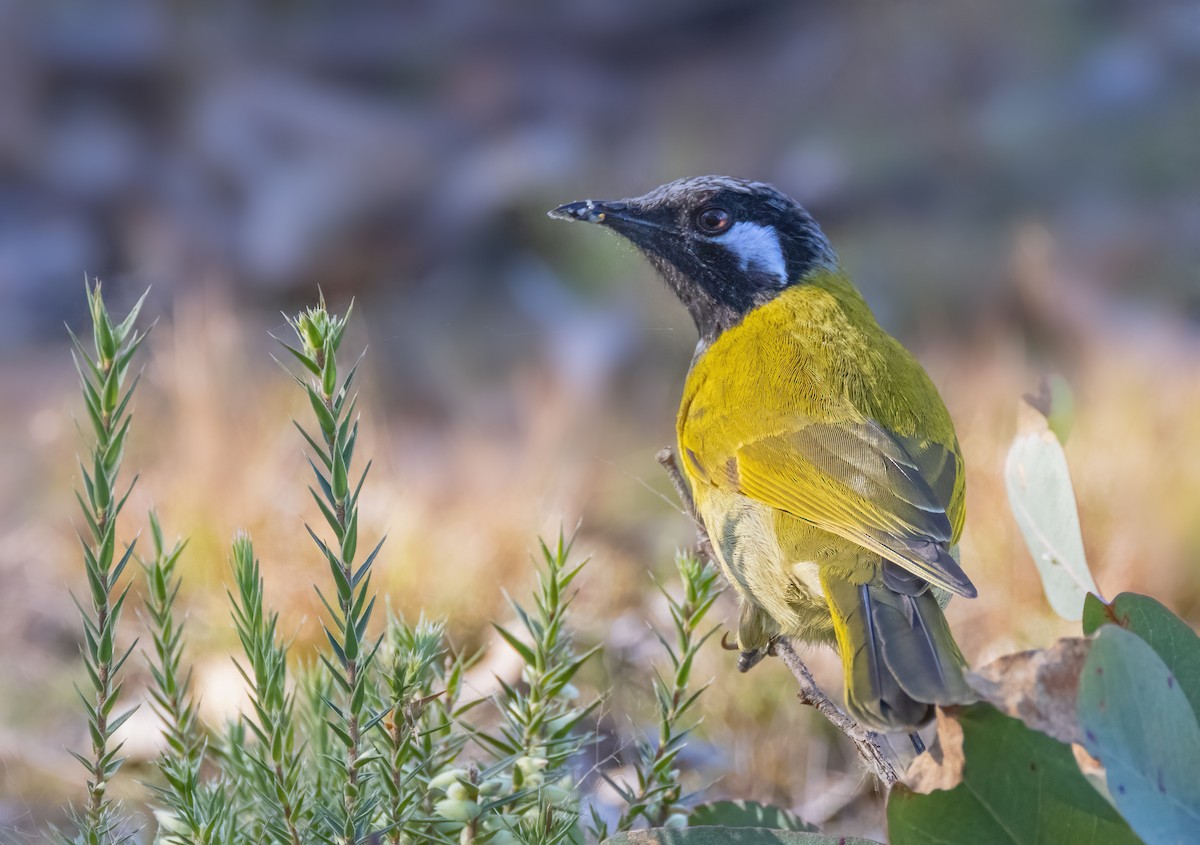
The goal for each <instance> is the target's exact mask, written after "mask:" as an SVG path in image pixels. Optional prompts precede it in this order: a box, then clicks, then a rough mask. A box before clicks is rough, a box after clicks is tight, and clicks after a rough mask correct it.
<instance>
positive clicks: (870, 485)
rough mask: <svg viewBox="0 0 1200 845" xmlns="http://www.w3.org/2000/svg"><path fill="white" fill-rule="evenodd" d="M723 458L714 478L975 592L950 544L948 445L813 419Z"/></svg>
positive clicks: (954, 588)
mask: <svg viewBox="0 0 1200 845" xmlns="http://www.w3.org/2000/svg"><path fill="white" fill-rule="evenodd" d="M690 457H691V458H692V459H693V460H697V456H696V453H695V452H693V453H692V454H691V455H690ZM710 457H718V456H715V455H714V456H710ZM699 460H703V459H702V458H701V459H699ZM721 465H722V468H723V470H724V471H723V472H722V473H718V474H717V477H716V478H715V479H714V481H713V483H716V484H717V485H718V486H725V485H734V486H736V488H737V489H738V491H739V492H741V493H742V494H743V495H745V496H749V497H750V498H752V499H756V500H758V501H760V502H763V503H764V504H767V505H770V506H771V507H774V508H777V509H779V510H782V511H786V512H787V513H790V514H792V515H794V516H797V517H799V518H801V519H803V520H805V521H807V522H811V523H812V524H814V525H816V526H818V527H819V528H822V529H824V530H826V531H829V532H830V533H832V534H836V535H838V536H840V537H844V538H846V539H847V540H851V541H852V542H855V543H858V544H859V545H861V546H863V547H865V548H867V549H870V550H871V551H874V552H876V553H878V554H879V555H881V556H882V557H884V559H886V560H890V561H893V562H895V563H896V564H898V565H899V566H901V567H903V568H904V569H906V570H908V571H910V572H912V573H914V574H916V575H919V576H920V577H922V578H924V579H925V580H927V581H930V582H931V583H933V584H936V585H938V586H939V587H943V588H944V589H947V590H949V591H951V592H953V593H958V594H959V595H963V596H974V595H975V587H974V585H972V584H971V581H970V579H969V578H967V576H966V574H965V573H964V572H963V571H962V569H961V568H960V567H959V565H958V563H957V562H956V561H955V560H954V558H953V557H951V556H950V553H949V551H948V547H949V545H950V543H951V542H952V540H953V534H954V526H953V525H952V522H951V518H950V516H949V515H948V514H947V511H948V510H949V509H950V507H951V500H952V497H953V494H954V489H955V481H956V475H957V473H958V464H957V460H956V458H955V456H954V454H953V452H952V451H951V450H949V449H947V448H946V447H945V446H943V445H941V444H939V443H936V442H933V441H930V440H926V439H918V438H909V437H902V436H898V435H896V434H893V433H892V432H890V431H888V429H886V428H885V427H884V426H882V425H880V424H879V423H878V422H875V421H873V420H866V421H862V422H857V423H851V422H841V423H836V424H835V423H828V424H825V423H815V424H808V425H804V426H801V427H798V428H796V429H793V430H790V431H785V432H783V433H778V434H774V435H770V436H767V437H764V438H761V439H757V440H753V441H751V442H745V443H742V444H740V445H738V446H737V447H736V448H735V449H734V450H733V454H732V455H729V456H724V460H723V461H721Z"/></svg>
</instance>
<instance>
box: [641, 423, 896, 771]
mask: <svg viewBox="0 0 1200 845" xmlns="http://www.w3.org/2000/svg"><path fill="white" fill-rule="evenodd" d="M656 457H657V459H658V462H659V463H660V464H662V467H663V469H665V470H666V471H667V475H668V476H669V477H670V479H671V485H672V486H673V487H674V488H675V493H676V494H677V495H678V496H679V500H680V501H681V502H682V503H683V507H684V510H685V511H686V512H687V515H688V516H689V517H690V518H691V520H692V522H694V523H695V525H696V545H697V547H698V551H699V553H700V554H702V555H704V556H705V557H707V558H708V559H709V560H715V558H714V556H713V553H712V541H711V540H710V539H709V536H708V531H706V530H705V528H704V523H703V522H702V521H701V520H700V515H699V514H698V513H697V511H696V502H695V500H694V499H693V498H692V492H691V490H690V489H689V487H688V484H687V482H686V481H685V480H684V478H683V474H682V473H681V472H680V471H679V465H678V464H677V463H676V461H675V450H674V449H672V448H671V447H670V446H668V447H666V448H665V449H662V450H661V451H659V453H658V455H657V456H656ZM773 652H774V653H775V654H776V655H777V656H779V657H780V658H781V659H782V660H783V663H784V665H785V666H787V667H788V670H789V671H790V672H791V673H792V675H793V676H794V677H795V679H796V682H797V683H798V684H799V685H800V692H799V693H797V695H796V697H797V698H798V699H800V702H801V703H802V704H808V705H811V706H812V707H815V708H816V710H817V712H818V713H820V714H821V715H822V716H824V717H825V718H826V719H828V720H829V722H830V724H832V725H833V726H834V727H835V728H837V729H838V730H839V731H841V732H842V733H843V734H845V735H846V737H847V738H848V739H849V740H850V741H851V742H852V743H854V747H855V750H857V751H858V755H859V756H860V757H861V758H862V760H863V762H864V763H865V764H866V766H867V768H868V769H870V770H871V773H872V774H874V775H875V777H876V778H877V779H878V780H879V781H880V782H881V783H883V784H884V785H886V786H891V785H892V784H894V783H896V782H897V781H898V780H899V779H900V778H899V776H898V775H897V774H896V768H895V766H894V765H893V764H892V761H891V760H890V759H888V755H887V752H886V750H885V742H884V739H883V737H882V736H880V735H879V734H877V733H876V732H875V731H871V730H868V729H866V728H864V727H863V726H862V725H860V724H858V722H856V721H854V719H852V718H850V716H849V715H848V714H847V713H846V712H845V711H844V710H842V708H840V707H838V706H837V704H836V703H834V701H833V700H832V699H831V698H830V697H829V696H827V695H826V694H825V693H824V692H823V691H822V690H821V688H820V687H819V686H817V682H816V681H815V680H813V676H812V672H810V671H809V670H808V667H807V666H806V665H804V661H803V660H801V659H800V655H798V654H796V650H795V649H794V648H793V647H792V644H791V642H789V641H788V640H787V639H786V638H784V637H780V638H779V639H778V640H776V641H775V644H774V648H773Z"/></svg>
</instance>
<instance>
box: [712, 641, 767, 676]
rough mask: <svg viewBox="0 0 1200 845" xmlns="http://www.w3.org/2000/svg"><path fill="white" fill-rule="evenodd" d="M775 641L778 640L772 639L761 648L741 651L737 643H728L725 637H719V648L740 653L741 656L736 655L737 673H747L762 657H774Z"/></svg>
mask: <svg viewBox="0 0 1200 845" xmlns="http://www.w3.org/2000/svg"><path fill="white" fill-rule="evenodd" d="M776 639H778V638H777V637H772V638H771V639H770V640H769V641H768V642H767V644H766V646H765V647H763V648H755V649H748V650H742V649H741V648H740V647H739V646H738V645H737V643H731V642H729V640H728V639H727V635H723V636H722V637H721V647H722V648H724V649H725V650H726V651H741V654H740V655H738V663H737V667H738V671H739V672H749V671H750V670H751V669H753V668H754V667H755V666H757V665H758V664H759V663H761V662H762V659H763V658H764V657H767V656H768V655H769V656H771V657H774V656H775V641H776Z"/></svg>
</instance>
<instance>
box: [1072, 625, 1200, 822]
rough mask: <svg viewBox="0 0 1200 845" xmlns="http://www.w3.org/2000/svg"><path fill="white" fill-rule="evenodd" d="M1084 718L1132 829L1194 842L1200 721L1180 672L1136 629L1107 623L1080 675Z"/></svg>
mask: <svg viewBox="0 0 1200 845" xmlns="http://www.w3.org/2000/svg"><path fill="white" fill-rule="evenodd" d="M1079 722H1080V726H1081V727H1082V728H1083V736H1084V740H1083V744H1084V747H1085V748H1087V750H1088V753H1089V754H1091V755H1092V756H1093V757H1095V758H1096V759H1098V760H1099V761H1100V762H1101V763H1102V764H1103V765H1104V768H1105V771H1106V773H1107V779H1108V791H1109V793H1110V794H1111V795H1112V798H1113V801H1114V802H1115V803H1116V805H1117V809H1119V810H1120V811H1121V814H1122V815H1123V816H1124V817H1125V818H1126V819H1127V820H1128V821H1129V824H1130V825H1131V826H1132V827H1133V829H1134V830H1136V831H1137V832H1138V834H1139V835H1140V836H1141V837H1142V838H1143V839H1145V840H1146V842H1152V843H1156V845H1157V843H1181V845H1182V843H1186V842H1195V841H1196V835H1197V831H1200V780H1197V777H1196V775H1197V773H1198V772H1200V725H1198V724H1197V722H1196V714H1195V713H1193V712H1192V708H1191V706H1190V705H1189V704H1188V701H1187V697H1186V696H1185V695H1184V693H1183V691H1182V690H1181V689H1180V688H1179V684H1178V682H1177V681H1176V679H1175V676H1174V675H1172V674H1171V671H1170V669H1168V668H1167V666H1166V664H1165V663H1163V661H1162V660H1161V659H1160V658H1159V656H1158V655H1157V654H1155V652H1154V649H1152V648H1151V647H1150V646H1149V645H1148V644H1147V643H1146V642H1145V641H1144V640H1142V639H1141V638H1140V637H1138V636H1137V635H1136V634H1133V633H1130V632H1129V631H1126V630H1124V629H1123V628H1120V627H1118V626H1116V625H1105V626H1103V627H1101V628H1100V632H1099V633H1098V634H1097V635H1096V640H1095V642H1094V643H1093V644H1092V650H1091V652H1090V653H1089V654H1088V659H1087V662H1086V663H1084V666H1083V674H1082V676H1081V677H1080V679H1079Z"/></svg>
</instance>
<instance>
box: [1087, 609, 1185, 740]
mask: <svg viewBox="0 0 1200 845" xmlns="http://www.w3.org/2000/svg"><path fill="white" fill-rule="evenodd" d="M1109 622H1111V623H1113V624H1115V625H1120V626H1121V627H1122V628H1124V629H1125V630H1127V631H1132V632H1133V633H1135V634H1137V635H1138V636H1139V637H1141V638H1142V639H1143V640H1145V641H1146V643H1147V645H1149V646H1150V648H1152V649H1154V652H1155V654H1157V655H1158V656H1159V657H1161V658H1162V661H1163V663H1165V664H1167V668H1168V669H1170V670H1171V672H1172V674H1174V675H1175V680H1176V681H1178V682H1179V688H1180V689H1181V690H1183V694H1184V695H1186V696H1187V700H1188V702H1189V703H1190V704H1191V705H1192V712H1193V713H1195V714H1196V718H1197V719H1200V636H1198V635H1197V634H1196V632H1195V631H1193V630H1192V629H1191V627H1190V626H1189V625H1188V624H1187V623H1186V622H1184V621H1183V620H1182V619H1180V618H1179V617H1178V616H1176V615H1175V614H1174V613H1172V612H1171V611H1169V610H1167V608H1166V607H1164V606H1163V605H1162V604H1160V603H1159V602H1157V601H1155V600H1154V599H1152V598H1150V597H1149V596H1143V595H1139V594H1137V593H1121V595H1119V596H1117V597H1116V598H1115V599H1113V600H1112V604H1107V605H1106V604H1104V603H1103V602H1102V601H1100V599H1098V598H1096V597H1095V596H1088V601H1087V603H1086V604H1085V605H1084V610H1083V632H1084V633H1085V634H1092V633H1095V631H1096V630H1097V629H1098V628H1099V627H1100V626H1101V625H1104V624H1106V623H1109Z"/></svg>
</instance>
